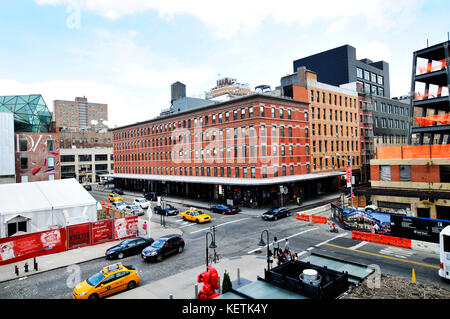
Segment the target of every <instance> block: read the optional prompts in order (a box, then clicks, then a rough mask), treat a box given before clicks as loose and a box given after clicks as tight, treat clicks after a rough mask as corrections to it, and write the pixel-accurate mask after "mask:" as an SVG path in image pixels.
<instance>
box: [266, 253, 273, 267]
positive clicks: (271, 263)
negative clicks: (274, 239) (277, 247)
mask: <svg viewBox="0 0 450 319" xmlns="http://www.w3.org/2000/svg"><path fill="white" fill-rule="evenodd" d="M267 258H268V259H269V269H270V268H272V265H273V254H272V251H271V250H269V256H267Z"/></svg>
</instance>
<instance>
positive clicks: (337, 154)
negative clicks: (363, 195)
mask: <svg viewBox="0 0 450 319" xmlns="http://www.w3.org/2000/svg"><path fill="white" fill-rule="evenodd" d="M336 156H337V157H338V160H339V157H340V156H341V155H340V154H339V153H336ZM352 158H353V157H352ZM342 160H343V161H346V162H347V163H349V164H350V196H351V198H352V209H353V207H354V206H353V181H352V177H353V176H352V173H353V168H352V161H351V160H346V159H345V158H343V157H342Z"/></svg>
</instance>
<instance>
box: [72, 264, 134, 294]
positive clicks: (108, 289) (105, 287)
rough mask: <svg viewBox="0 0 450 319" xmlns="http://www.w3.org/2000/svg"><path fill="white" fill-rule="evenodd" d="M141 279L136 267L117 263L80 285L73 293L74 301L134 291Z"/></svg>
mask: <svg viewBox="0 0 450 319" xmlns="http://www.w3.org/2000/svg"><path fill="white" fill-rule="evenodd" d="M140 280H141V278H140V277H139V275H138V270H137V269H136V267H134V266H127V265H126V266H124V265H122V264H121V263H117V264H114V265H111V266H108V267H104V268H103V269H102V270H101V271H100V272H98V273H96V274H95V275H93V276H91V277H89V278H88V279H86V280H84V281H82V282H81V283H79V284H78V285H77V286H76V287H75V289H74V290H73V292H72V295H73V298H74V299H98V298H103V297H106V296H109V295H112V294H114V293H117V292H119V291H123V290H127V289H133V288H134V287H136V286H137V285H138V284H139V281H140Z"/></svg>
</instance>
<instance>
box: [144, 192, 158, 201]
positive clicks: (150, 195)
mask: <svg viewBox="0 0 450 319" xmlns="http://www.w3.org/2000/svg"><path fill="white" fill-rule="evenodd" d="M158 196H159V195H158V193H157V192H149V193H146V194H145V195H144V197H145V199H147V200H150V201H156V200H158Z"/></svg>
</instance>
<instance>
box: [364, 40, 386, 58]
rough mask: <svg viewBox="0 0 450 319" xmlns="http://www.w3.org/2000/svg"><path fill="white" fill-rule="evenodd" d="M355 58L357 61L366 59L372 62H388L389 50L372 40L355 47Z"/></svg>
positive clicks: (384, 45)
mask: <svg viewBox="0 0 450 319" xmlns="http://www.w3.org/2000/svg"><path fill="white" fill-rule="evenodd" d="M356 56H357V59H364V58H368V59H370V60H372V61H374V62H377V61H380V60H383V61H386V62H389V60H390V58H391V49H390V47H389V46H388V45H387V44H385V43H381V42H379V41H376V40H374V41H371V42H369V43H367V44H364V45H360V46H357V49H356Z"/></svg>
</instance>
